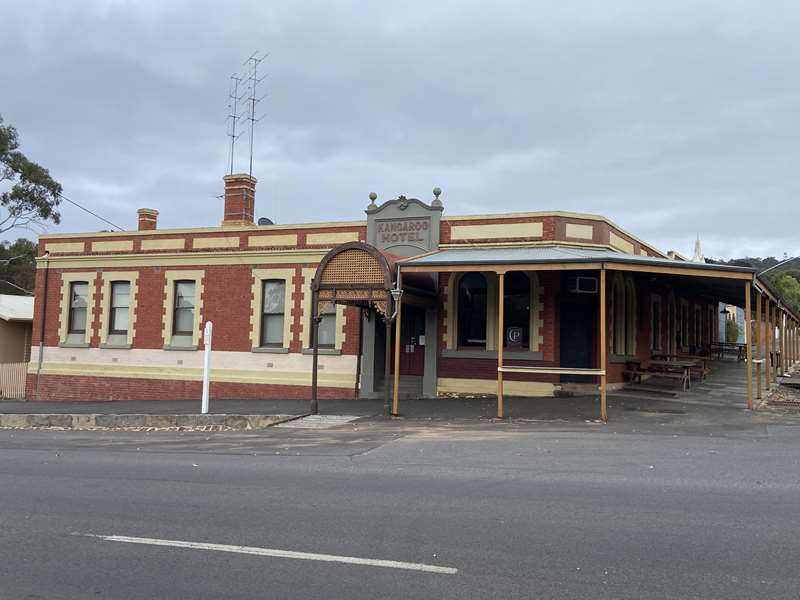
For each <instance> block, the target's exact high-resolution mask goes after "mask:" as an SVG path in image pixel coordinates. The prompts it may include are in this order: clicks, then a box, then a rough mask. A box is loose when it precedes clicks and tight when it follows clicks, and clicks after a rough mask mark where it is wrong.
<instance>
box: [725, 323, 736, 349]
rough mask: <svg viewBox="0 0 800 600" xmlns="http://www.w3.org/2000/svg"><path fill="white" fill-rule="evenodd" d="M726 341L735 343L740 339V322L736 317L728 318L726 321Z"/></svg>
mask: <svg viewBox="0 0 800 600" xmlns="http://www.w3.org/2000/svg"><path fill="white" fill-rule="evenodd" d="M725 341H726V342H728V343H729V344H735V343H736V342H738V341H739V324H738V323H737V322H736V319H727V320H726V321H725Z"/></svg>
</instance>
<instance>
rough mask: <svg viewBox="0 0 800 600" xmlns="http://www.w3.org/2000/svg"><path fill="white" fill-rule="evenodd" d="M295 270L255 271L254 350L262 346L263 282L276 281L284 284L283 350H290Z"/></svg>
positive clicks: (252, 307) (251, 339)
mask: <svg viewBox="0 0 800 600" xmlns="http://www.w3.org/2000/svg"><path fill="white" fill-rule="evenodd" d="M294 272H295V270H294V269H253V287H252V291H251V293H252V295H253V296H252V299H251V301H250V343H251V344H252V347H253V348H258V347H259V345H260V344H261V319H263V318H264V317H263V314H262V311H263V308H264V293H263V289H262V288H263V282H264V281H267V280H270V279H276V280H282V281H283V282H284V295H283V303H284V304H283V346H282V347H283V348H288V347H289V344H290V343H291V341H292V291H293V289H294V284H293V283H292V279H293V278H294Z"/></svg>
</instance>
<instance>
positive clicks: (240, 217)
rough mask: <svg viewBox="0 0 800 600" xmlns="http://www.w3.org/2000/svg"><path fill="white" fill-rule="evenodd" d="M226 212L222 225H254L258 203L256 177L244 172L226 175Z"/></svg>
mask: <svg viewBox="0 0 800 600" xmlns="http://www.w3.org/2000/svg"><path fill="white" fill-rule="evenodd" d="M223 179H224V181H225V214H224V215H223V217H222V226H223V227H225V226H233V225H252V224H253V214H254V213H255V205H256V178H255V177H253V176H251V175H245V174H243V173H241V174H237V175H225V177H224V178H223Z"/></svg>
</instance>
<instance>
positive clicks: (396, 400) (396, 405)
mask: <svg viewBox="0 0 800 600" xmlns="http://www.w3.org/2000/svg"><path fill="white" fill-rule="evenodd" d="M397 287H398V289H403V275H402V273H398V275H397ZM402 314H403V298H402V296H401V297H400V298H399V299H398V300H397V316H396V317H395V322H394V396H393V397H392V416H395V417H396V416H398V415H399V414H400V322H401V319H402Z"/></svg>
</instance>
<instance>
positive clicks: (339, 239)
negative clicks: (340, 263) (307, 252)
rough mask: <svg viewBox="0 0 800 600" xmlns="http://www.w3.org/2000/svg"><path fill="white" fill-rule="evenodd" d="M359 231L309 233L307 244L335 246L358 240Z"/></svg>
mask: <svg viewBox="0 0 800 600" xmlns="http://www.w3.org/2000/svg"><path fill="white" fill-rule="evenodd" d="M358 236H359V232H358V231H336V232H333V233H309V234H306V244H308V245H319V244H326V245H329V246H335V245H337V244H344V243H346V242H357V241H358Z"/></svg>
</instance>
